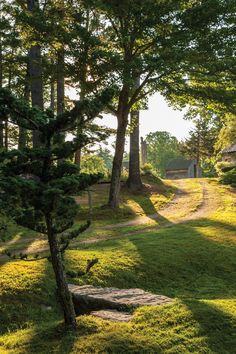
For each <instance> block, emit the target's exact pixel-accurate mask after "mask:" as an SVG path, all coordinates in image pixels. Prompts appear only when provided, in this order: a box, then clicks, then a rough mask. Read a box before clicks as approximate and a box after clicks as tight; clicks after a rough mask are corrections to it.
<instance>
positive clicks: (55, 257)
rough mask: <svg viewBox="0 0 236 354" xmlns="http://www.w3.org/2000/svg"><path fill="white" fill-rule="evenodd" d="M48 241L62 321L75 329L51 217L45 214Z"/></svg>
mask: <svg viewBox="0 0 236 354" xmlns="http://www.w3.org/2000/svg"><path fill="white" fill-rule="evenodd" d="M46 224H47V233H48V242H49V247H50V252H51V260H52V266H53V270H54V273H55V278H56V283H57V289H58V294H59V297H60V302H61V306H62V309H63V312H64V321H65V326H66V328H67V329H69V330H72V331H75V330H76V329H77V324H76V316H75V310H74V305H73V301H72V296H71V294H70V291H69V288H68V284H67V280H66V274H65V271H64V267H63V262H62V257H61V252H60V246H59V244H58V241H57V237H56V234H55V233H54V232H53V228H52V219H51V216H50V215H47V216H46Z"/></svg>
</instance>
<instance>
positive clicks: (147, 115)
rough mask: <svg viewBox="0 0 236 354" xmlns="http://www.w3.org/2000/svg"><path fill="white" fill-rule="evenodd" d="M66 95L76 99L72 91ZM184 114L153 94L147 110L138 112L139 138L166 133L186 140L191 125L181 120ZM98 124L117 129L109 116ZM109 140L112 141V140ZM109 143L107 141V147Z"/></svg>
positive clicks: (112, 118) (104, 117)
mask: <svg viewBox="0 0 236 354" xmlns="http://www.w3.org/2000/svg"><path fill="white" fill-rule="evenodd" d="M67 94H68V96H69V97H70V98H71V99H78V96H77V95H76V92H75V91H74V90H73V89H70V90H69V91H68V92H67ZM184 113H185V111H184V110H183V111H178V110H174V109H173V108H171V107H169V106H168V104H167V102H166V101H165V99H164V97H162V96H161V95H160V94H159V93H156V94H154V95H153V96H151V97H150V98H149V103H148V109H147V110H145V111H141V112H140V136H142V137H145V135H147V134H148V133H150V132H155V131H167V132H169V133H170V134H171V135H173V136H175V137H176V138H177V139H178V140H182V139H184V138H187V137H188V135H189V131H190V129H191V128H192V127H193V123H192V122H190V121H186V120H185V119H184V118H183V117H184ZM98 122H99V123H100V124H102V125H104V126H107V127H110V128H116V127H117V119H116V117H114V116H112V115H111V114H106V115H104V116H103V119H102V121H101V120H100V119H99V120H98ZM109 140H110V139H109ZM111 140H113V141H114V138H113V139H111ZM110 143H111V142H110V141H109V145H110Z"/></svg>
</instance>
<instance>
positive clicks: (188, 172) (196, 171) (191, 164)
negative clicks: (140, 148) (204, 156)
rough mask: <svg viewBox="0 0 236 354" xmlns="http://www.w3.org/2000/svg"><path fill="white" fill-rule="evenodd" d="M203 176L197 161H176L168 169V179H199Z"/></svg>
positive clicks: (171, 162) (170, 163)
mask: <svg viewBox="0 0 236 354" xmlns="http://www.w3.org/2000/svg"><path fill="white" fill-rule="evenodd" d="M201 176H202V170H201V168H200V167H199V165H198V164H197V161H196V160H184V159H181V158H179V159H174V160H171V161H170V162H169V164H168V165H167V167H166V178H167V179H180V178H197V177H201Z"/></svg>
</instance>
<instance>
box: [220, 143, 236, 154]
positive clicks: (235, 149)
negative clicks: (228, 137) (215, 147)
mask: <svg viewBox="0 0 236 354" xmlns="http://www.w3.org/2000/svg"><path fill="white" fill-rule="evenodd" d="M230 152H236V144H233V145H231V146H229V147H227V148H225V149H224V150H222V154H227V153H230Z"/></svg>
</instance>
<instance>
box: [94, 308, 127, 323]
mask: <svg viewBox="0 0 236 354" xmlns="http://www.w3.org/2000/svg"><path fill="white" fill-rule="evenodd" d="M90 315H93V316H96V317H99V318H102V319H103V320H107V321H112V322H129V321H130V320H131V319H132V318H133V315H132V314H131V313H129V312H123V311H117V310H100V311H92V312H91V313H90Z"/></svg>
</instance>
